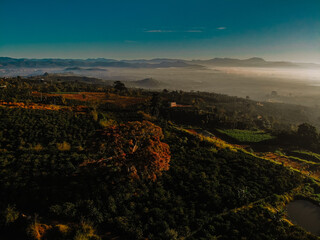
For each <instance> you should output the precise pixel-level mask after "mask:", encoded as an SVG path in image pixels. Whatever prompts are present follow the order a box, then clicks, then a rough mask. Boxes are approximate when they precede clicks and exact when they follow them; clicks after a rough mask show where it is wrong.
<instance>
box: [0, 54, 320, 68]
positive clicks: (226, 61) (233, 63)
mask: <svg viewBox="0 0 320 240" xmlns="http://www.w3.org/2000/svg"><path fill="white" fill-rule="evenodd" d="M204 66H217V67H283V68H291V67H295V68H297V67H304V68H320V65H319V64H314V63H293V62H285V61H280V62H279V61H276V62H275V61H266V60H264V59H262V58H258V57H253V58H249V59H234V58H213V59H209V60H191V61H189V60H183V59H169V58H155V59H150V60H146V59H137V60H115V59H106V58H95V59H55V58H48V59H28V58H19V59H17V58H9V57H0V68H51V67H52V68H54V67H63V68H66V70H67V69H68V70H72V69H73V70H78V71H92V70H97V69H94V68H96V67H117V68H169V67H176V68H183V67H189V68H190V67H191V68H203V67H204ZM81 67H83V68H81Z"/></svg>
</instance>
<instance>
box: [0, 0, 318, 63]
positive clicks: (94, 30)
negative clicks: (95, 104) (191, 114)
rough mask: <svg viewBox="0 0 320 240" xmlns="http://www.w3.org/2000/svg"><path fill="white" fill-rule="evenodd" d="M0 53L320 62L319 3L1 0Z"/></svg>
mask: <svg viewBox="0 0 320 240" xmlns="http://www.w3.org/2000/svg"><path fill="white" fill-rule="evenodd" d="M0 56H3V57H4V56H8V57H16V58H100V57H103V58H114V59H141V58H146V59H150V58H184V59H211V58H214V57H234V58H249V57H263V58H265V59H267V60H289V61H296V62H317V63H320V0H183V1H180V0H121V1H120V0H119V1H117V0H54V1H52V0H28V1H26V0H0Z"/></svg>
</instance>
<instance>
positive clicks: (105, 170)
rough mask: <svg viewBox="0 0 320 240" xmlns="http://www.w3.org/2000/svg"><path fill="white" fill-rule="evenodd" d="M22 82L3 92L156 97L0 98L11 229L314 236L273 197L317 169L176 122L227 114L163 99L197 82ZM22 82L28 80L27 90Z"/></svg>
mask: <svg viewBox="0 0 320 240" xmlns="http://www.w3.org/2000/svg"><path fill="white" fill-rule="evenodd" d="M20 80H21V79H20ZM6 81H9V80H6ZM33 81H35V80H33ZM24 82H26V84H27V85H26V86H22V87H21V86H20V85H21V83H22V84H23V83H24ZM21 83H20V82H19V80H18V79H13V80H12V82H10V81H9V85H10V87H8V89H6V90H5V92H2V93H1V94H2V95H0V96H1V97H2V100H6V101H8V99H9V98H14V99H15V101H22V102H26V101H33V100H34V101H39V102H41V96H40V98H39V96H32V95H29V93H28V91H29V92H30V91H31V92H32V91H34V90H37V91H43V90H46V89H47V92H48V91H49V89H48V88H49V87H50V86H51V87H56V88H58V90H59V91H61V90H65V91H66V90H68V91H76V92H78V91H81V90H85V91H89V89H90V88H92V90H93V91H95V92H98V91H100V92H102V91H103V92H107V93H109V94H110V93H112V94H113V95H112V97H114V96H119V98H120V95H117V94H121V96H122V97H123V96H125V97H127V96H129V95H130V96H132V97H137V96H139V97H145V98H147V99H149V98H150V99H151V101H150V102H147V103H146V102H139V103H135V104H131V105H130V106H126V105H121V106H119V105H117V104H116V103H110V102H106V101H105V102H94V101H88V102H87V104H86V107H87V111H86V112H81V113H79V112H74V111H63V110H35V109H28V108H8V107H6V106H3V107H0V230H1V231H0V238H1V239H101V238H102V239H110V238H112V237H119V238H120V239H146V238H148V239H315V238H314V236H312V235H310V234H308V233H306V232H305V231H303V230H301V229H299V228H297V227H294V226H291V225H290V224H289V223H287V222H284V221H279V219H277V218H274V215H272V212H270V211H269V210H268V209H266V208H265V204H267V203H268V204H270V202H271V201H270V198H271V197H273V196H275V194H277V195H283V194H285V193H286V192H288V191H291V190H292V189H296V188H299V187H301V186H303V185H304V184H305V183H307V182H310V180H309V179H307V178H306V177H304V176H303V175H302V174H300V173H299V172H297V171H292V170H291V169H288V168H286V167H284V166H283V165H281V164H275V163H274V162H272V161H268V160H266V159H262V158H258V157H257V156H255V155H254V154H250V153H249V152H247V151H245V150H243V149H237V148H234V149H232V148H227V147H223V146H224V145H223V144H220V145H219V146H218V145H217V144H215V143H214V142H213V141H209V140H206V138H205V137H203V136H199V135H198V134H191V133H189V132H188V131H184V130H183V129H182V128H181V127H180V126H177V125H176V124H174V123H172V122H170V120H171V121H174V122H176V123H183V124H191V125H192V124H193V121H196V118H197V116H200V115H201V116H202V115H204V116H207V115H208V114H209V115H210V116H209V115H208V116H209V117H208V118H207V117H203V118H202V117H200V118H199V119H202V120H203V122H201V121H202V120H199V119H198V121H197V122H196V123H194V125H195V126H199V125H201V124H202V125H203V126H208V129H210V128H213V126H214V124H215V123H217V126H216V127H218V126H219V127H220V126H221V124H222V125H225V126H228V125H229V123H230V122H229V123H227V124H224V123H223V122H224V120H223V118H222V116H223V114H224V113H221V114H222V115H221V114H220V113H219V111H220V110H212V109H211V110H210V109H207V112H205V113H204V112H201V111H200V109H193V110H191V109H186V110H185V111H184V110H183V108H181V109H179V110H178V109H176V110H174V109H172V108H169V107H168V106H165V105H164V103H163V101H167V100H170V98H172V100H175V99H174V98H173V97H174V96H175V97H177V98H179V97H186V99H187V100H185V102H184V103H186V104H187V103H189V102H188V101H189V100H188V99H189V97H190V96H195V95H196V93H192V94H191V93H190V94H187V95H185V94H180V95H177V93H168V92H163V93H162V94H163V95H161V96H159V95H158V94H155V93H149V92H143V91H140V90H131V89H124V88H123V86H122V85H121V84H120V85H121V86H120V85H119V83H117V86H120V87H121V89H120V88H118V87H117V88H116V89H113V88H111V87H106V86H103V87H100V86H98V85H97V86H93V85H89V86H87V85H88V84H85V83H77V84H75V85H74V87H72V86H73V83H70V82H66V83H62V82H61V81H59V82H54V83H50V84H49V83H48V84H46V86H42V84H43V83H41V82H39V83H35V82H31V83H30V80H21ZM19 86H20V87H21V88H23V89H25V90H26V91H25V92H23V91H22V92H20V91H18V90H17V89H18V88H19ZM67 86H68V87H67ZM14 89H16V90H17V91H16V92H15V91H14ZM27 90H28V91H27ZM56 94H58V93H57V92H56ZM142 95H143V96H142ZM109 96H110V95H109ZM217 96H219V95H217ZM217 96H214V98H218V97H217ZM107 97H108V95H106V98H107ZM212 97H213V96H212V95H210V94H208V95H207V94H204V95H203V99H204V100H203V101H204V102H203V103H201V101H200V100H199V99H198V100H197V101H198V102H196V104H198V105H201V104H205V103H207V104H209V103H210V101H211V100H208V101H207V100H206V99H212ZM221 98H222V99H225V98H227V97H221ZM122 99H124V98H122ZM128 99H129V98H128ZM164 99H166V100H164ZM106 100H109V99H106ZM128 101H129V100H128ZM176 101H177V100H176ZM206 101H207V102H206ZM217 101H218V100H217ZM235 101H236V100H235ZM241 101H242V102H243V104H246V103H247V102H246V101H248V100H241ZM56 104H57V102H56ZM61 104H62V105H63V106H70V105H81V104H83V102H81V101H77V100H74V101H65V100H64V103H62V102H61ZM241 104H242V103H241ZM216 105H217V104H216ZM200 107H201V106H200ZM205 107H207V106H205ZM178 111H179V112H180V113H181V114H180V115H179V114H178ZM203 111H204V110H203ZM210 111H211V113H210ZM186 116H192V118H189V119H188V118H187V117H186ZM211 117H212V119H211ZM225 117H226V118H227V115H225ZM219 118H220V119H219ZM206 119H207V120H206ZM217 119H219V120H217ZM248 119H250V117H248ZM211 120H212V121H211ZM225 120H226V121H227V122H228V120H227V119H225ZM232 121H233V120H232ZM232 121H231V122H232ZM254 121H255V120H254ZM218 122H220V124H218ZM240 122H241V121H240ZM304 129H307V131H306V130H304ZM236 132H237V131H236ZM315 132H316V130H315V129H314V128H312V127H310V126H309V125H304V126H301V127H299V129H298V130H297V131H295V134H297V135H299V136H300V137H302V138H305V139H306V140H308V139H309V140H310V138H312V137H315V138H317V139H318V135H317V133H316V135H315V134H314V133H315ZM315 156H316V155H315ZM314 191H315V192H316V193H318V192H319V189H316V190H314ZM257 201H258V202H259V205H254V206H253V207H252V206H251V204H253V203H256V202H257ZM250 206H251V207H250ZM237 209H240V210H237ZM26 229H27V230H26Z"/></svg>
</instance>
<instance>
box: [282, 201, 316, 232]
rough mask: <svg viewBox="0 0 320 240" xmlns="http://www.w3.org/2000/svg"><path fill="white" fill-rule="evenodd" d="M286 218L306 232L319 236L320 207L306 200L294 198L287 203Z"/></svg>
mask: <svg viewBox="0 0 320 240" xmlns="http://www.w3.org/2000/svg"><path fill="white" fill-rule="evenodd" d="M287 216H288V219H289V220H290V221H291V222H292V223H293V224H296V225H298V226H300V227H302V228H303V229H305V230H306V231H308V232H311V233H312V234H314V235H317V236H320V207H319V206H318V205H315V204H314V203H312V202H310V201H306V200H295V201H293V202H291V203H289V204H288V205H287Z"/></svg>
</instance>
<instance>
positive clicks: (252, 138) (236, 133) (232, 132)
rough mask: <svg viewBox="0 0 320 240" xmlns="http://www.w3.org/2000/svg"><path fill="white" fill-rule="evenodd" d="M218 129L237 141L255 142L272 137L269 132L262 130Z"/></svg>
mask: <svg viewBox="0 0 320 240" xmlns="http://www.w3.org/2000/svg"><path fill="white" fill-rule="evenodd" d="M218 131H219V132H221V133H223V134H226V135H228V136H229V137H232V138H234V139H235V140H237V141H239V142H252V143H257V142H262V141H265V140H270V139H273V138H274V136H272V135H271V134H269V133H265V132H264V131H250V130H240V129H226V130H221V129H218Z"/></svg>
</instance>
